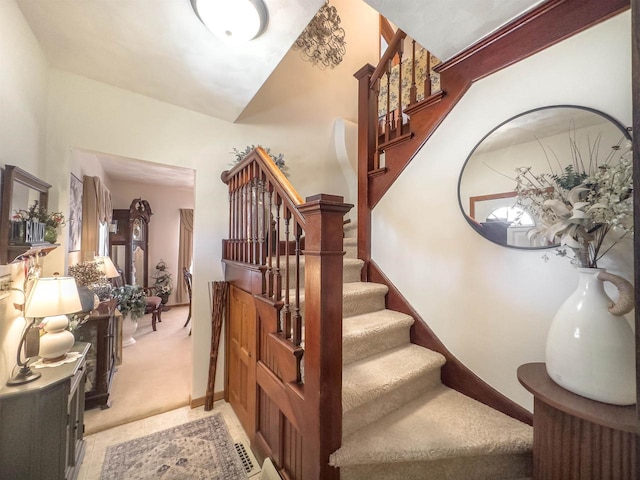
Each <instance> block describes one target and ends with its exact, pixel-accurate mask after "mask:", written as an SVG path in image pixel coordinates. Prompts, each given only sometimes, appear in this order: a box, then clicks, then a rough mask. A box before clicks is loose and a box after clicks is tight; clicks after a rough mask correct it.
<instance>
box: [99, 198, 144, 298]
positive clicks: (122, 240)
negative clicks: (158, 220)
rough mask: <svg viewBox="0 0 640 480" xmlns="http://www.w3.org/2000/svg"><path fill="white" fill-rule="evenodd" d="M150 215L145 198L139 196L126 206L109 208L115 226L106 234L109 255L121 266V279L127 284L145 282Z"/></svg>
mask: <svg viewBox="0 0 640 480" xmlns="http://www.w3.org/2000/svg"><path fill="white" fill-rule="evenodd" d="M151 215H153V212H152V211H151V206H150V205H149V202H147V201H146V200H142V199H141V198H135V199H134V200H133V201H132V202H131V206H130V207H129V209H128V210H125V209H114V210H113V222H114V225H115V228H113V229H112V230H113V231H112V232H111V233H110V234H109V248H110V251H111V258H112V259H114V260H115V262H116V264H117V265H118V266H119V267H121V268H122V269H123V273H124V281H125V283H127V284H129V285H140V286H142V287H146V286H147V278H148V274H149V261H148V256H149V222H150V221H151ZM122 254H124V265H122Z"/></svg>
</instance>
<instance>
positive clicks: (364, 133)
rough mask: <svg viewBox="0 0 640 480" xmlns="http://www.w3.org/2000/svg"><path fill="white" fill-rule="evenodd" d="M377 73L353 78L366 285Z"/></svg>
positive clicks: (361, 247)
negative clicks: (355, 83)
mask: <svg viewBox="0 0 640 480" xmlns="http://www.w3.org/2000/svg"><path fill="white" fill-rule="evenodd" d="M374 70H375V69H374V68H373V67H372V66H371V65H369V64H367V65H365V66H364V67H362V68H361V69H360V70H358V71H357V72H356V73H355V74H354V77H356V78H357V79H358V258H359V259H361V260H364V262H365V265H364V268H363V269H362V280H363V281H366V280H367V277H368V271H369V260H370V259H371V209H370V208H369V172H371V171H373V170H375V169H378V168H379V167H380V162H379V160H377V155H378V152H377V135H378V131H377V128H378V127H377V125H378V121H377V118H378V111H377V109H378V98H377V97H376V96H374V95H372V93H371V92H372V91H371V76H372V75H373V72H374ZM374 158H376V160H374Z"/></svg>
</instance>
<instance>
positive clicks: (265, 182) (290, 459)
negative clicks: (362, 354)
mask: <svg viewBox="0 0 640 480" xmlns="http://www.w3.org/2000/svg"><path fill="white" fill-rule="evenodd" d="M222 180H223V181H224V182H225V183H226V184H227V185H228V187H229V238H228V239H227V240H225V241H224V242H223V260H224V261H225V263H226V264H227V265H229V264H234V266H236V267H237V266H241V267H243V268H248V269H253V270H254V271H255V270H258V271H260V272H261V287H260V288H259V293H258V294H257V295H254V299H255V305H256V311H257V315H258V329H257V332H256V334H257V340H256V344H257V351H256V356H257V359H256V379H257V384H258V387H259V394H258V399H259V400H258V401H259V402H260V401H261V399H264V401H263V403H264V405H267V404H268V406H264V405H258V406H257V408H256V411H257V414H258V417H259V418H258V420H257V426H256V429H257V431H256V438H257V439H258V441H259V442H260V447H261V449H262V450H263V453H265V454H266V455H268V456H270V457H271V458H272V459H273V460H274V462H275V463H276V465H277V466H278V469H279V470H280V471H281V473H283V474H285V475H286V477H288V478H290V479H291V480H296V479H302V478H304V479H305V480H307V479H309V480H314V479H338V478H339V472H338V470H336V469H334V468H331V467H329V463H328V460H329V455H330V454H331V453H333V452H334V451H335V450H337V449H338V448H339V447H340V444H341V440H342V261H343V255H344V251H343V244H342V242H343V217H344V215H345V214H346V213H347V212H348V211H349V210H350V209H351V208H352V205H347V204H345V203H344V202H343V198H342V197H337V196H332V195H325V194H319V195H315V196H312V197H308V198H306V200H305V201H304V202H303V201H302V199H301V197H300V196H299V195H298V193H297V192H296V190H295V189H294V188H293V186H292V185H291V183H290V182H289V180H288V179H287V178H286V176H285V175H284V174H283V173H282V172H281V171H280V170H279V169H278V167H277V166H276V165H275V163H274V162H273V161H272V159H271V157H270V156H269V155H268V154H267V153H266V152H265V151H264V150H263V149H262V148H260V147H258V148H256V149H255V150H253V151H252V152H251V153H249V154H248V155H247V156H246V157H245V158H244V159H243V160H242V161H241V162H239V163H238V164H237V165H236V166H235V167H234V168H233V169H231V170H230V171H228V172H224V173H223V174H222ZM303 254H304V262H303V261H302V255H303ZM303 263H304V265H303ZM303 268H304V288H302V287H303V285H301V278H302V275H301V272H302V269H303ZM274 406H275V407H276V408H277V409H278V410H279V415H275V416H274V414H273V411H271V409H272V408H274ZM274 418H275V419H276V421H275V423H276V425H274Z"/></svg>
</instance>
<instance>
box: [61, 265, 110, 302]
mask: <svg viewBox="0 0 640 480" xmlns="http://www.w3.org/2000/svg"><path fill="white" fill-rule="evenodd" d="M69 275H70V276H72V277H73V278H75V280H76V284H77V285H78V294H79V295H80V302H81V303H82V309H83V311H85V312H88V311H90V310H93V309H94V308H95V307H96V306H97V305H96V302H101V301H104V300H108V299H109V298H110V297H111V284H110V283H109V281H108V280H107V277H106V276H105V274H104V272H102V270H100V268H99V266H98V265H97V264H96V262H95V261H89V260H85V261H83V262H79V263H76V264H75V265H71V266H70V267H69ZM96 297H97V300H95V298H96Z"/></svg>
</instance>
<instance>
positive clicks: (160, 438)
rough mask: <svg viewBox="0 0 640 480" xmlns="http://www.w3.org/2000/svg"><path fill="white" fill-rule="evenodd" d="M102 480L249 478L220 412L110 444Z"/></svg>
mask: <svg viewBox="0 0 640 480" xmlns="http://www.w3.org/2000/svg"><path fill="white" fill-rule="evenodd" d="M100 478H101V479H102V480H146V479H153V478H158V479H162V480H169V479H170V480H178V479H185V480H186V479H210V480H243V479H246V478H247V475H246V473H245V470H244V467H243V465H242V462H241V461H240V457H239V456H238V454H237V452H236V450H235V447H234V444H233V440H232V439H231V436H230V435H229V431H228V430H227V426H226V424H225V423H224V420H223V419H222V416H221V415H220V414H218V413H217V414H214V415H212V416H210V417H206V418H202V419H199V420H194V421H192V422H189V423H185V424H183V425H179V426H177V427H173V428H169V429H167V430H163V431H161V432H157V433H153V434H151V435H147V436H144V437H140V438H136V439H134V440H130V441H128V442H124V443H120V444H118V445H112V446H110V447H108V448H107V451H106V453H105V460H104V464H103V466H102V476H101V477H100Z"/></svg>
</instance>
